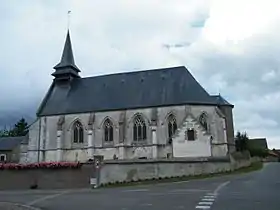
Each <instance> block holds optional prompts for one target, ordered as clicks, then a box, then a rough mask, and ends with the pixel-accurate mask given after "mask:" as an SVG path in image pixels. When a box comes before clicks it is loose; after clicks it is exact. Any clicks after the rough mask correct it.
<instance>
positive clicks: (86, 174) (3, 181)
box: [0, 165, 93, 190]
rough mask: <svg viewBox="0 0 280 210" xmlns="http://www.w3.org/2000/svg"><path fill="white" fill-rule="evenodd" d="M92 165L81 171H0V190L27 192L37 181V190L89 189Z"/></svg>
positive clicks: (85, 166) (84, 166)
mask: <svg viewBox="0 0 280 210" xmlns="http://www.w3.org/2000/svg"><path fill="white" fill-rule="evenodd" d="M92 174H93V167H92V165H83V167H82V168H81V169H34V170H12V171H11V170H3V171H0V190H27V189H30V186H31V185H33V184H34V183H35V182H36V180H37V181H38V182H37V183H38V189H72V188H87V187H89V183H90V177H91V176H92Z"/></svg>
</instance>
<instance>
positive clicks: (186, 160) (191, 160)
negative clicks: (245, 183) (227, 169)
mask: <svg viewBox="0 0 280 210" xmlns="http://www.w3.org/2000/svg"><path fill="white" fill-rule="evenodd" d="M199 162H202V163H203V162H230V158H229V157H228V156H223V157H196V158H172V159H127V160H104V161H103V164H149V163H199Z"/></svg>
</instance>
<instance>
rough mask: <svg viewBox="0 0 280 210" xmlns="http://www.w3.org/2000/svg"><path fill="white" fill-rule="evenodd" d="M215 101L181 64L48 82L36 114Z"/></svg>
mask: <svg viewBox="0 0 280 210" xmlns="http://www.w3.org/2000/svg"><path fill="white" fill-rule="evenodd" d="M180 104H203V105H217V102H216V100H215V98H213V97H212V96H210V95H209V94H208V93H207V92H206V91H205V90H204V88H203V87H202V86H201V85H200V84H199V83H198V82H197V81H196V79H195V78H194V77H193V76H192V75H191V73H190V72H189V71H188V70H187V69H186V68H185V67H184V66H178V67H171V68H163V69H155V70H146V71H137V72H128V73H118V74H111V75H103V76H96V77H87V78H74V79H73V80H72V81H71V82H70V85H58V84H56V83H55V82H54V83H53V84H52V86H51V88H50V90H49V92H48V93H47V95H46V98H45V99H44V101H43V102H42V104H41V106H40V108H39V109H38V112H37V114H38V116H46V115H58V114H70V113H84V112H97V111H108V110H123V109H133V108H145V107H156V106H168V105H180Z"/></svg>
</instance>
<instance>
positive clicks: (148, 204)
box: [141, 203, 153, 206]
mask: <svg viewBox="0 0 280 210" xmlns="http://www.w3.org/2000/svg"><path fill="white" fill-rule="evenodd" d="M152 205H153V204H151V203H144V204H142V205H141V206H152Z"/></svg>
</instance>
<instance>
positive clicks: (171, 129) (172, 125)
mask: <svg viewBox="0 0 280 210" xmlns="http://www.w3.org/2000/svg"><path fill="white" fill-rule="evenodd" d="M167 121H168V137H169V138H172V136H173V135H174V134H175V132H176V130H177V123H176V118H175V117H174V115H173V114H171V115H169V117H168V120H167Z"/></svg>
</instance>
